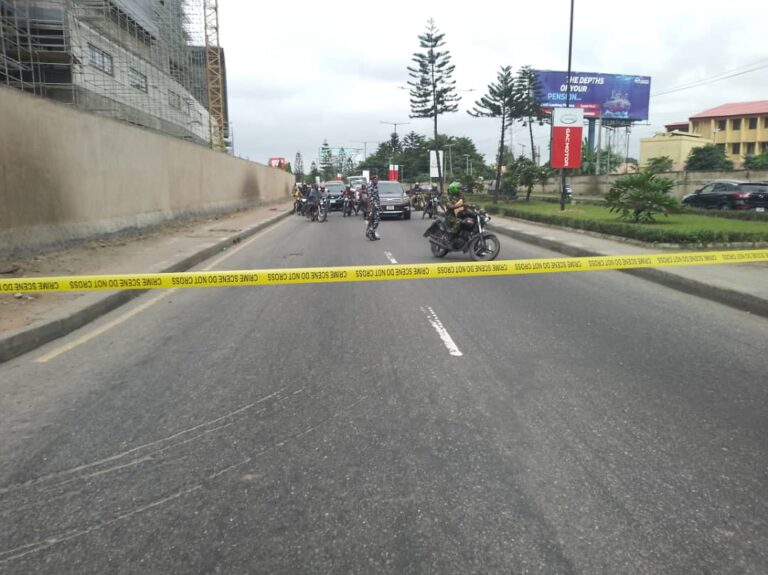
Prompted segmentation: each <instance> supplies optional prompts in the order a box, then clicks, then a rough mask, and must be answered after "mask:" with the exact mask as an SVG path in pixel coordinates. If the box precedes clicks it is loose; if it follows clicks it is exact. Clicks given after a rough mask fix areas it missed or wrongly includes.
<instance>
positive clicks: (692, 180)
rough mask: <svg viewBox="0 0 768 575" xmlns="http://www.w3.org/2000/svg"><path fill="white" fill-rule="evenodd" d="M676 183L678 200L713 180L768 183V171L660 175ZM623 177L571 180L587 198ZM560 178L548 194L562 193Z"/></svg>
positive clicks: (576, 193) (599, 194) (554, 180)
mask: <svg viewBox="0 0 768 575" xmlns="http://www.w3.org/2000/svg"><path fill="white" fill-rule="evenodd" d="M659 175H660V176H663V177H665V178H670V179H671V180H673V181H674V182H675V187H674V188H673V190H672V193H673V194H674V195H675V197H677V198H678V199H680V198H682V197H683V196H684V195H686V194H691V193H693V192H695V191H696V190H698V189H699V188H701V187H703V186H704V184H706V183H707V182H711V181H712V180H751V181H768V171H750V170H734V171H732V172H669V173H666V174H659ZM620 177H621V175H620V174H619V175H610V176H574V177H572V178H571V179H570V180H571V187H572V188H573V194H574V196H576V197H577V198H578V197H579V196H586V197H602V196H604V195H605V194H607V193H608V190H609V189H610V187H611V186H612V185H613V183H614V182H615V181H616V179H617V178H620ZM559 186H560V179H559V177H554V178H552V179H551V180H550V181H549V183H548V184H547V185H546V187H545V188H544V193H546V194H559V193H560V187H559ZM535 192H541V186H536V189H535Z"/></svg>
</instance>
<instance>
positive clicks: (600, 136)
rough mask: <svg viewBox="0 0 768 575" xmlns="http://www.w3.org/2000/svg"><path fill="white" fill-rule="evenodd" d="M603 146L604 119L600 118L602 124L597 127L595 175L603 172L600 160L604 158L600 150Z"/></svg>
mask: <svg viewBox="0 0 768 575" xmlns="http://www.w3.org/2000/svg"><path fill="white" fill-rule="evenodd" d="M602 147H603V120H602V118H601V119H600V126H599V127H598V129H597V164H596V165H595V175H596V176H599V175H600V174H601V172H602V170H600V160H601V159H602V158H601V157H600V153H601V152H600V150H601V149H602Z"/></svg>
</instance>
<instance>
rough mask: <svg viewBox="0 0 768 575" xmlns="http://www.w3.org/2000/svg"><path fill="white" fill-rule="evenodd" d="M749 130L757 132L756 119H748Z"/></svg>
mask: <svg viewBox="0 0 768 575" xmlns="http://www.w3.org/2000/svg"><path fill="white" fill-rule="evenodd" d="M749 129H750V130H757V118H750V119H749Z"/></svg>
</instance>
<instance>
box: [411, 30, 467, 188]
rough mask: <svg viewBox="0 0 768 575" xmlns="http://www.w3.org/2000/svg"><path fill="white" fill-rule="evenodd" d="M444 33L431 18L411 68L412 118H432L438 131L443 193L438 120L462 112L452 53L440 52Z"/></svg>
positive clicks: (439, 167)
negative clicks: (442, 115)
mask: <svg viewBox="0 0 768 575" xmlns="http://www.w3.org/2000/svg"><path fill="white" fill-rule="evenodd" d="M444 38H445V34H443V33H441V32H440V31H439V30H438V29H437V27H436V26H435V21H434V20H433V19H431V18H430V19H429V21H428V22H427V27H426V31H425V32H424V34H421V35H419V46H420V47H421V48H422V49H423V50H425V51H424V52H414V54H413V58H412V61H413V63H414V66H409V67H408V75H409V76H410V77H411V80H409V81H408V85H409V86H410V87H411V91H410V94H411V118H432V120H433V125H434V132H435V138H434V142H435V155H436V156H437V158H438V162H437V174H438V176H437V179H438V182H439V185H440V191H441V192H442V191H443V166H442V165H441V162H440V161H439V158H440V150H439V146H438V145H437V142H438V137H437V118H438V116H440V115H441V114H446V113H449V112H456V111H458V109H459V99H460V98H459V96H458V95H457V94H456V82H455V81H454V80H453V72H454V70H455V68H456V67H455V66H454V65H453V64H451V53H450V52H449V51H447V50H440V48H442V47H443V46H445V41H444Z"/></svg>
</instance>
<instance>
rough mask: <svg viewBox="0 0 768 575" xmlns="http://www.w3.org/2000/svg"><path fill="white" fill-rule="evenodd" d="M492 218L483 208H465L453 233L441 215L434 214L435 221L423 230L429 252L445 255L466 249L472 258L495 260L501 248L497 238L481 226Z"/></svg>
mask: <svg viewBox="0 0 768 575" xmlns="http://www.w3.org/2000/svg"><path fill="white" fill-rule="evenodd" d="M490 221H491V216H489V215H488V214H487V213H486V212H485V210H475V209H473V208H469V207H467V208H466V209H465V210H464V212H463V213H462V215H461V219H460V222H459V231H458V233H452V232H451V231H449V230H448V228H447V227H446V220H445V217H443V216H437V219H436V220H435V221H434V223H433V224H432V225H431V226H429V228H427V231H426V232H424V237H425V238H429V247H430V249H431V250H432V255H433V256H435V257H438V258H442V257H445V255H446V254H447V253H448V252H459V251H460V252H464V253H467V252H469V255H470V257H471V258H472V259H473V260H475V261H491V260H494V259H496V257H497V256H498V255H499V252H500V251H501V244H500V243H499V238H497V237H496V235H495V234H492V233H489V232H486V231H485V229H484V226H485V225H486V224H487V223H488V222H490Z"/></svg>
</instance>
